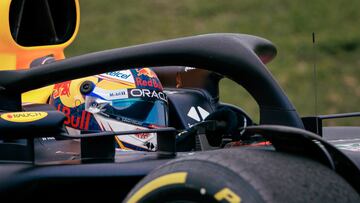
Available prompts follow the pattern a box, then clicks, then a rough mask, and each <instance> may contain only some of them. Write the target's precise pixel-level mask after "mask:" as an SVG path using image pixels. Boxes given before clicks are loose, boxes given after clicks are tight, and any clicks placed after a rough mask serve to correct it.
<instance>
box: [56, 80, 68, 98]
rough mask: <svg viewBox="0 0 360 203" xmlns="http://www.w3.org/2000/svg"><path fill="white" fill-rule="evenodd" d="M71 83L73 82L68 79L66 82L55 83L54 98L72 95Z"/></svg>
mask: <svg viewBox="0 0 360 203" xmlns="http://www.w3.org/2000/svg"><path fill="white" fill-rule="evenodd" d="M70 84H71V81H66V82H62V83H57V84H55V86H54V91H53V97H54V98H57V97H60V96H68V97H70Z"/></svg>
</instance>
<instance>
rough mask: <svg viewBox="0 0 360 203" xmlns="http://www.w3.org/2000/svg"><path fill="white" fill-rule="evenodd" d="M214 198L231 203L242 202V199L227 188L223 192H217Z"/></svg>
mask: <svg viewBox="0 0 360 203" xmlns="http://www.w3.org/2000/svg"><path fill="white" fill-rule="evenodd" d="M214 197H215V199H216V200H218V201H222V200H226V201H228V202H229V203H240V202H241V198H240V197H239V196H238V195H237V194H235V193H234V192H233V191H232V190H230V189H229V188H227V187H226V188H223V189H222V190H220V191H219V192H217V193H216V194H215V195H214Z"/></svg>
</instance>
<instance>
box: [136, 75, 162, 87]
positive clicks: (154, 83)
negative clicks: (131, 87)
mask: <svg viewBox="0 0 360 203" xmlns="http://www.w3.org/2000/svg"><path fill="white" fill-rule="evenodd" d="M135 84H136V86H140V87H153V88H157V89H162V86H161V84H160V82H159V81H158V80H157V79H153V78H150V79H148V80H143V79H142V78H139V77H136V78H135Z"/></svg>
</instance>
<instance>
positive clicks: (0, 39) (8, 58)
mask: <svg viewBox="0 0 360 203" xmlns="http://www.w3.org/2000/svg"><path fill="white" fill-rule="evenodd" d="M11 1H12V0H0V71H1V70H20V69H28V68H29V66H30V64H31V62H32V61H34V60H35V59H37V58H41V57H44V56H47V55H53V56H54V57H55V59H56V60H60V59H64V58H65V56H64V49H65V48H66V47H68V46H69V45H70V44H71V43H72V42H73V41H74V39H75V37H76V36H77V34H78V31H79V25H80V5H79V1H78V0H74V2H75V6H76V25H75V30H74V33H73V35H72V36H71V38H70V39H69V40H68V41H66V42H64V43H62V44H56V45H44V46H31V47H24V46H21V45H19V44H17V43H16V42H15V40H14V39H13V37H12V35H11V31H10V24H9V22H10V21H9V13H10V5H11ZM39 80H41V78H39ZM52 87H53V86H52V85H51V86H48V87H44V88H41V89H38V90H33V91H30V92H26V93H24V94H23V95H22V99H23V100H22V102H30V103H46V102H47V99H48V98H49V96H50V95H51V93H52Z"/></svg>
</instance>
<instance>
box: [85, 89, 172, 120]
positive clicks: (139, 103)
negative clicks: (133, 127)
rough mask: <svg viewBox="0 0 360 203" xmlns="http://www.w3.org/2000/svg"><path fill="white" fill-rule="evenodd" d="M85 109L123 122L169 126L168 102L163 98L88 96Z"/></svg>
mask: <svg viewBox="0 0 360 203" xmlns="http://www.w3.org/2000/svg"><path fill="white" fill-rule="evenodd" d="M85 109H86V111H88V112H90V113H98V114H101V115H104V116H107V117H110V118H113V119H116V120H119V121H122V122H131V123H134V124H137V125H142V126H144V125H156V126H167V125H168V117H167V111H168V109H167V104H166V102H165V101H162V100H154V101H149V100H144V99H142V98H129V99H118V100H111V101H109V100H103V99H100V98H98V97H93V96H86V97H85Z"/></svg>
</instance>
